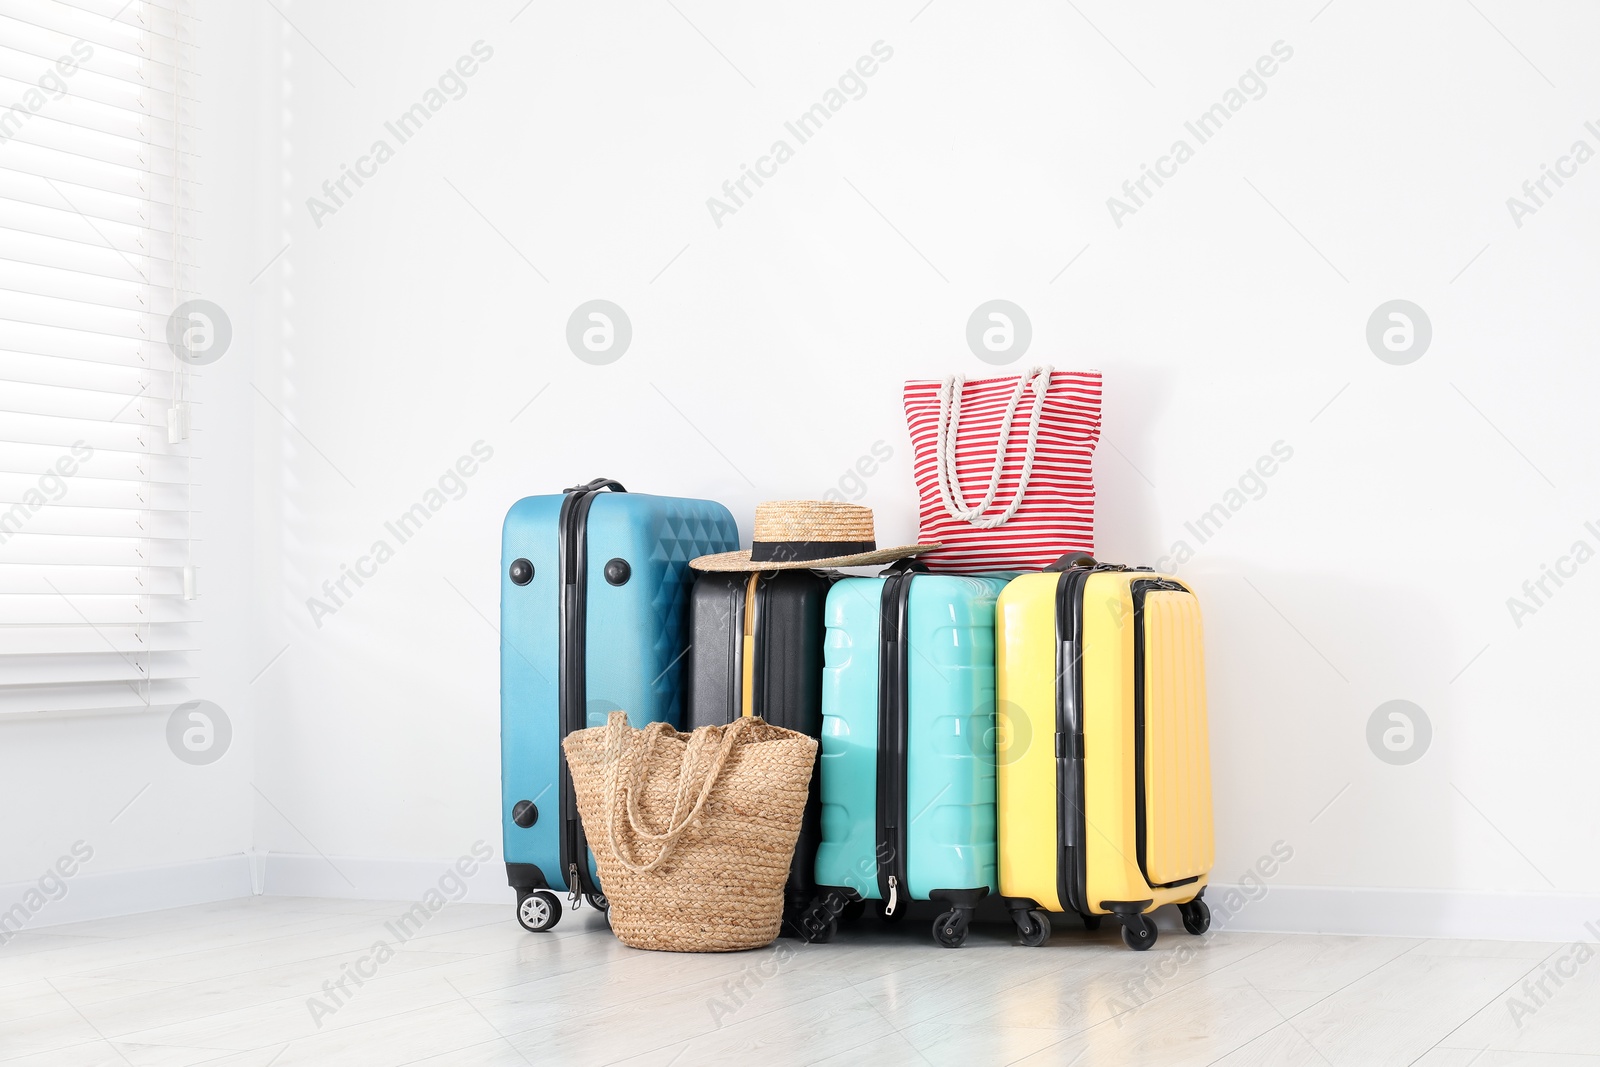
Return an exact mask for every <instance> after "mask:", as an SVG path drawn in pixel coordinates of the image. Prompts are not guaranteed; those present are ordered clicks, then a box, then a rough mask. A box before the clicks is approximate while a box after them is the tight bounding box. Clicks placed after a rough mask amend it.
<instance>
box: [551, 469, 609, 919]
mask: <svg viewBox="0 0 1600 1067" xmlns="http://www.w3.org/2000/svg"><path fill="white" fill-rule="evenodd" d="M610 484H611V485H614V486H616V483H610ZM616 488H617V489H618V491H621V486H616ZM600 489H601V486H600V485H598V484H596V483H590V484H589V485H584V486H578V487H577V488H575V489H569V490H567V494H566V496H565V497H564V498H563V499H562V501H561V513H560V516H559V517H558V521H557V525H558V527H559V532H560V545H559V553H560V558H559V566H560V570H561V625H560V627H559V631H558V633H559V638H558V640H559V643H560V658H559V663H560V673H559V681H558V683H557V692H558V702H559V708H558V711H559V714H558V719H559V727H560V733H561V739H562V740H565V739H566V736H567V735H568V734H570V733H572V732H573V731H574V730H582V729H583V728H584V727H585V726H587V725H588V723H587V721H586V720H587V718H588V714H587V705H588V679H587V677H586V671H587V667H588V661H587V648H586V642H587V637H588V634H587V632H586V631H587V625H588V622H587V618H588V616H587V611H586V600H585V597H586V596H587V592H588V590H587V584H588V563H589V560H588V524H589V508H590V507H592V506H593V504H594V494H595V493H597V492H599V491H600ZM558 743H559V742H558ZM557 763H558V765H559V771H558V775H559V778H560V782H559V789H560V793H561V818H560V833H561V842H560V858H561V866H562V869H563V873H564V874H565V875H566V880H567V895H568V899H569V900H570V902H571V904H572V909H573V910H574V911H576V910H577V909H578V908H579V906H580V905H581V903H582V901H583V898H584V896H586V895H594V896H598V895H599V888H598V887H597V886H596V885H595V884H594V879H593V878H591V877H590V876H589V843H588V841H587V839H586V838H585V837H584V834H583V823H582V821H581V820H580V819H579V817H578V800H577V794H576V793H575V792H574V791H573V788H572V775H571V773H570V772H569V771H568V769H567V758H566V755H565V753H561V754H559V755H558V757H557Z"/></svg>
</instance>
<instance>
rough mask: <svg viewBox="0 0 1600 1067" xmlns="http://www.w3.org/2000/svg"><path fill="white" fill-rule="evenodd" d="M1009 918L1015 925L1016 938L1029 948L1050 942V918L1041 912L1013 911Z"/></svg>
mask: <svg viewBox="0 0 1600 1067" xmlns="http://www.w3.org/2000/svg"><path fill="white" fill-rule="evenodd" d="M1011 917H1012V918H1013V919H1015V920H1016V923H1017V936H1018V937H1020V938H1021V939H1022V943H1023V944H1024V945H1027V946H1028V947H1029V948H1038V947H1039V946H1040V945H1042V944H1044V943H1045V942H1046V941H1048V940H1050V916H1048V915H1046V914H1045V913H1044V912H1042V911H1014V912H1012V913H1011Z"/></svg>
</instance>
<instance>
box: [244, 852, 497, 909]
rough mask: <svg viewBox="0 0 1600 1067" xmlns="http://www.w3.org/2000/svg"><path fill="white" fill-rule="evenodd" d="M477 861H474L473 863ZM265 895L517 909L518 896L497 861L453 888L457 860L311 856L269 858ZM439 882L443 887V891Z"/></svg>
mask: <svg viewBox="0 0 1600 1067" xmlns="http://www.w3.org/2000/svg"><path fill="white" fill-rule="evenodd" d="M474 859H475V858H474ZM265 861H266V869H265V877H264V879H263V887H262V891H263V892H264V893H266V894H267V895H268V896H277V897H337V898H342V899H349V900H420V899H421V898H422V896H423V894H425V893H427V892H428V890H430V889H437V890H439V891H440V892H443V893H445V894H446V895H447V896H449V897H450V898H451V899H453V900H464V901H467V902H469V903H473V904H505V905H507V906H510V905H513V904H515V902H516V899H517V895H516V892H515V891H514V890H512V888H511V887H510V886H509V885H507V884H506V865H505V863H504V861H502V860H501V859H500V857H499V855H496V856H495V857H494V858H493V859H490V860H487V861H482V862H477V863H476V867H477V870H476V871H475V872H474V873H473V874H472V875H471V876H470V877H466V878H461V881H463V882H465V883H466V895H465V896H460V895H458V894H460V892H461V890H460V889H459V888H457V887H456V886H455V885H454V882H453V880H452V877H453V876H455V877H459V876H458V874H457V872H456V869H455V864H456V862H457V860H446V859H440V860H381V859H363V858H358V857H350V856H332V857H328V858H324V857H322V856H307V855H300V854H295V853H287V852H269V853H267V854H266V857H265ZM441 879H442V880H444V882H445V884H444V885H443V886H441V885H440V882H441Z"/></svg>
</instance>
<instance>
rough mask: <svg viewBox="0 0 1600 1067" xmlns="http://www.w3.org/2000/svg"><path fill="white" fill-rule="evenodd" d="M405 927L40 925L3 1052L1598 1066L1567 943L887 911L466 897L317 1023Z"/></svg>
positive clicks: (285, 906) (4, 1014) (1595, 1006)
mask: <svg viewBox="0 0 1600 1067" xmlns="http://www.w3.org/2000/svg"><path fill="white" fill-rule="evenodd" d="M403 910H404V905H399V904H394V903H369V902H349V901H332V900H306V899H294V898H283V897H259V898H255V899H246V900H237V901H228V902H224V903H218V904H210V905H204V906H200V907H193V908H184V909H180V910H177V911H167V912H157V913H153V914H148V915H137V916H132V917H128V918H122V919H108V920H102V921H98V922H90V923H83V924H79V925H76V926H65V927H53V928H49V929H44V930H40V931H36V932H28V933H24V934H22V935H20V936H18V937H17V938H15V939H14V940H13V941H11V942H10V943H9V944H6V945H4V946H0V1060H3V1061H4V1062H6V1063H16V1064H26V1065H29V1067H45V1065H52V1067H55V1065H61V1067H67V1065H71V1067H78V1065H89V1064H95V1065H99V1064H112V1065H127V1064H134V1065H138V1067H158V1065H159V1067H187V1065H191V1064H216V1065H223V1064H226V1065H230V1067H234V1065H237V1067H267V1065H269V1064H273V1065H277V1067H292V1065H297V1064H338V1065H350V1064H385V1065H388V1064H438V1065H449V1067H478V1065H490V1064H496V1065H498V1064H510V1065H521V1064H540V1065H543V1064H547V1063H563V1062H564V1063H573V1064H580V1063H581V1064H585V1065H594V1067H599V1065H603V1064H611V1063H626V1064H640V1065H645V1064H654V1065H667V1064H677V1065H683V1067H689V1065H699V1064H715V1063H750V1064H761V1065H765V1064H852V1065H855V1064H862V1063H876V1064H921V1063H928V1064H940V1065H943V1064H951V1065H960V1067H976V1065H986V1064H1010V1063H1022V1064H1056V1065H1066V1064H1077V1065H1083V1067H1088V1065H1101V1064H1115V1065H1119V1067H1121V1065H1128V1064H1146V1063H1148V1064H1163V1065H1165V1064H1211V1063H1222V1064H1271V1065H1282V1064H1290V1065H1292V1064H1333V1065H1336V1067H1343V1065H1345V1064H1389V1063H1393V1064H1412V1063H1415V1064H1420V1065H1424V1067H1467V1065H1468V1064H1471V1065H1474V1067H1503V1065H1513V1064H1514V1065H1519V1067H1522V1065H1526V1067H1534V1065H1538V1067H1584V1065H1591V1064H1592V1065H1600V959H1592V960H1588V961H1587V962H1585V963H1583V964H1582V965H1581V966H1579V967H1578V968H1577V975H1576V977H1574V978H1564V979H1563V983H1564V984H1562V985H1561V986H1559V987H1558V986H1557V985H1556V984H1555V983H1554V981H1552V980H1549V979H1547V980H1546V990H1547V991H1548V992H1549V994H1550V995H1549V996H1548V997H1542V998H1541V999H1542V1000H1543V1004H1542V1005H1539V1006H1537V1007H1536V1010H1535V1011H1534V1013H1533V1014H1532V1015H1531V1016H1525V1017H1523V1018H1521V1019H1520V1020H1516V1019H1513V1017H1512V1014H1511V1011H1510V1009H1509V1008H1508V1005H1507V997H1508V996H1509V995H1511V994H1513V993H1517V992H1518V991H1519V990H1520V987H1521V986H1522V984H1523V982H1524V980H1525V979H1528V978H1530V977H1532V978H1533V979H1534V980H1535V981H1537V979H1538V978H1539V976H1540V974H1541V973H1542V971H1543V969H1544V965H1543V963H1542V961H1545V960H1547V959H1548V960H1551V961H1552V962H1553V961H1554V960H1555V959H1557V958H1559V953H1560V951H1561V949H1562V946H1558V945H1546V944H1527V943H1509V942H1464V941H1428V940H1413V939H1403V938H1356V937H1310V936H1279V935H1268V934H1230V933H1226V932H1223V933H1218V934H1216V935H1214V936H1213V937H1212V938H1211V939H1209V940H1208V941H1206V942H1204V943H1202V942H1201V941H1200V940H1199V939H1196V938H1191V937H1188V936H1187V935H1185V934H1183V933H1182V932H1181V931H1176V932H1175V931H1173V930H1171V929H1163V931H1162V935H1161V940H1160V942H1159V943H1158V944H1157V945H1156V947H1155V948H1154V949H1152V950H1151V951H1149V952H1147V953H1142V954H1141V953H1134V952H1131V951H1129V950H1127V949H1125V948H1123V946H1122V944H1121V941H1120V940H1119V939H1118V937H1117V934H1116V933H1115V932H1114V931H1113V930H1111V929H1110V928H1109V927H1108V928H1107V929H1106V930H1105V931H1104V932H1102V933H1099V934H1096V935H1087V934H1085V933H1084V932H1083V931H1081V930H1078V929H1075V928H1074V929H1058V931H1057V933H1056V934H1055V936H1054V938H1053V939H1052V940H1051V941H1050V942H1049V943H1048V944H1047V945H1044V946H1042V947H1040V948H1037V949H1026V948H1023V947H1021V946H1019V945H1015V944H1013V943H1012V939H1011V936H1010V933H1011V930H1010V927H1009V926H1004V925H994V926H984V925H979V926H976V927H975V928H974V930H973V932H972V935H971V937H970V938H969V940H968V942H967V945H966V946H965V947H964V948H962V949H959V950H954V951H952V950H948V949H941V948H938V947H936V946H934V945H933V944H932V942H931V940H930V939H929V937H928V932H927V923H925V922H922V921H914V922H913V921H910V920H908V921H907V922H906V923H904V924H902V925H900V926H897V927H894V928H885V927H882V926H880V925H878V924H877V922H876V921H875V920H871V919H869V920H864V921H863V922H862V923H861V924H860V925H859V926H858V927H856V928H855V929H854V930H853V931H848V930H847V931H844V932H842V933H841V934H840V937H839V940H838V941H836V942H835V943H833V944H831V945H815V946H801V945H796V944H795V943H793V942H787V941H781V942H779V943H778V944H777V945H776V946H773V947H771V948H767V949H762V950H759V951H757V952H748V953H739V954H733V955H676V954H671V953H649V952H637V951H634V950H631V949H628V948H624V947H622V946H621V945H619V944H618V943H617V942H616V940H615V939H613V938H612V936H611V935H610V933H609V932H608V931H607V930H606V928H605V926H604V923H603V920H602V919H599V918H598V917H596V916H595V915H594V913H593V912H591V911H589V910H588V909H585V910H584V911H582V912H579V913H577V914H576V915H573V914H568V915H567V916H566V917H565V918H564V919H563V920H562V922H561V925H560V926H559V927H558V928H557V929H556V930H555V931H554V932H552V933H547V934H529V933H525V932H523V931H522V930H521V929H520V928H519V927H518V926H517V925H516V923H515V920H514V919H513V917H512V913H511V908H510V906H509V905H507V906H505V907H488V906H483V905H466V904H452V905H449V906H447V907H446V908H444V910H442V911H441V912H439V913H438V914H437V915H435V916H433V917H432V918H431V919H430V920H429V921H428V923H427V924H426V925H425V926H424V927H423V928H422V930H421V931H420V933H419V934H418V936H416V937H414V938H412V939H410V940H408V941H406V942H404V943H403V944H401V945H400V947H399V948H398V949H397V950H396V951H395V952H394V953H393V957H392V958H390V959H386V960H385V961H384V962H382V963H377V962H376V960H371V961H370V962H367V963H364V964H363V965H362V969H364V970H365V971H366V972H367V973H368V974H371V975H372V977H370V978H363V979H362V984H361V985H359V986H358V985H357V984H356V983H355V982H354V980H353V979H349V978H346V979H345V982H344V985H345V989H346V990H347V991H348V994H349V995H348V996H345V995H343V994H339V996H340V999H341V1000H342V1001H343V1003H342V1004H341V1005H340V1006H338V1007H337V1009H336V1010H334V1011H332V1012H331V1013H319V1017H318V1018H315V1019H314V1018H313V1013H312V1011H311V1009H310V1007H309V1006H308V1001H309V1000H310V999H311V998H313V997H317V996H322V998H323V999H322V1001H321V1003H323V1004H324V1005H329V1006H331V1005H332V1003H333V1002H332V1001H330V1000H328V999H327V997H326V995H324V994H323V983H324V982H325V981H327V982H336V981H337V980H339V979H340V978H341V976H342V975H343V974H344V973H345V970H344V967H345V965H346V964H349V965H351V966H354V965H355V964H356V963H357V962H358V961H360V960H361V959H362V958H363V957H365V956H367V955H368V954H369V953H370V952H371V951H372V948H373V946H374V945H375V944H376V943H377V942H379V941H384V942H387V943H389V944H394V943H395V942H396V937H395V935H394V933H393V932H392V930H391V929H390V928H389V927H387V926H386V925H385V924H386V923H387V922H390V921H392V920H394V919H395V918H396V917H398V915H399V914H400V913H401V912H402V911H403ZM1061 925H1062V926H1067V925H1069V924H1067V923H1065V922H1063V923H1062V924H1061ZM1567 969H1569V970H1570V969H1571V968H1570V967H1568V968H1567ZM1141 990H1142V991H1141ZM1527 1003H1528V1004H1529V1005H1530V1006H1533V1004H1534V1002H1533V1001H1532V1000H1529V1001H1527ZM1519 1021H1520V1024H1521V1025H1518V1023H1519ZM1485 1050H1487V1051H1485Z"/></svg>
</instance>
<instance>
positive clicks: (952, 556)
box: [905, 367, 1100, 572]
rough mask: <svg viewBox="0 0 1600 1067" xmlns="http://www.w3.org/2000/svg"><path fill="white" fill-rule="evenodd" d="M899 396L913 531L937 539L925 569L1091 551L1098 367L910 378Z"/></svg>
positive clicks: (1036, 563)
mask: <svg viewBox="0 0 1600 1067" xmlns="http://www.w3.org/2000/svg"><path fill="white" fill-rule="evenodd" d="M905 405H906V423H907V425H908V426H909V428H910V430H911V444H912V447H913V449H914V450H915V453H916V471H915V473H916V480H917V492H918V494H919V495H920V497H921V521H920V529H919V531H918V535H917V540H919V541H924V542H926V541H940V542H943V544H944V547H943V548H941V549H938V550H937V551H934V552H929V553H928V554H926V555H924V556H922V557H920V558H921V559H922V560H923V561H924V562H926V563H927V564H928V567H929V569H931V570H936V571H962V572H973V571H994V570H1038V569H1041V568H1043V567H1045V566H1048V565H1049V564H1051V563H1054V562H1055V561H1056V559H1057V558H1059V557H1060V556H1062V555H1063V554H1065V553H1067V552H1073V551H1083V552H1093V551H1094V482H1093V479H1092V475H1091V465H1092V463H1093V460H1094V448H1095V444H1096V443H1097V442H1098V441H1099V440H1100V373H1099V372H1098V371H1055V370H1052V369H1051V368H1049V367H1042V368H1041V367H1035V368H1034V369H1033V370H1030V371H1029V372H1028V373H1027V374H1024V375H1022V376H1020V377H1016V376H1011V377H1005V378H980V379H976V380H974V381H970V382H969V381H966V380H965V379H963V378H962V377H961V376H960V375H951V376H950V377H948V378H945V379H944V380H943V381H910V382H907V383H906V388H905Z"/></svg>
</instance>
